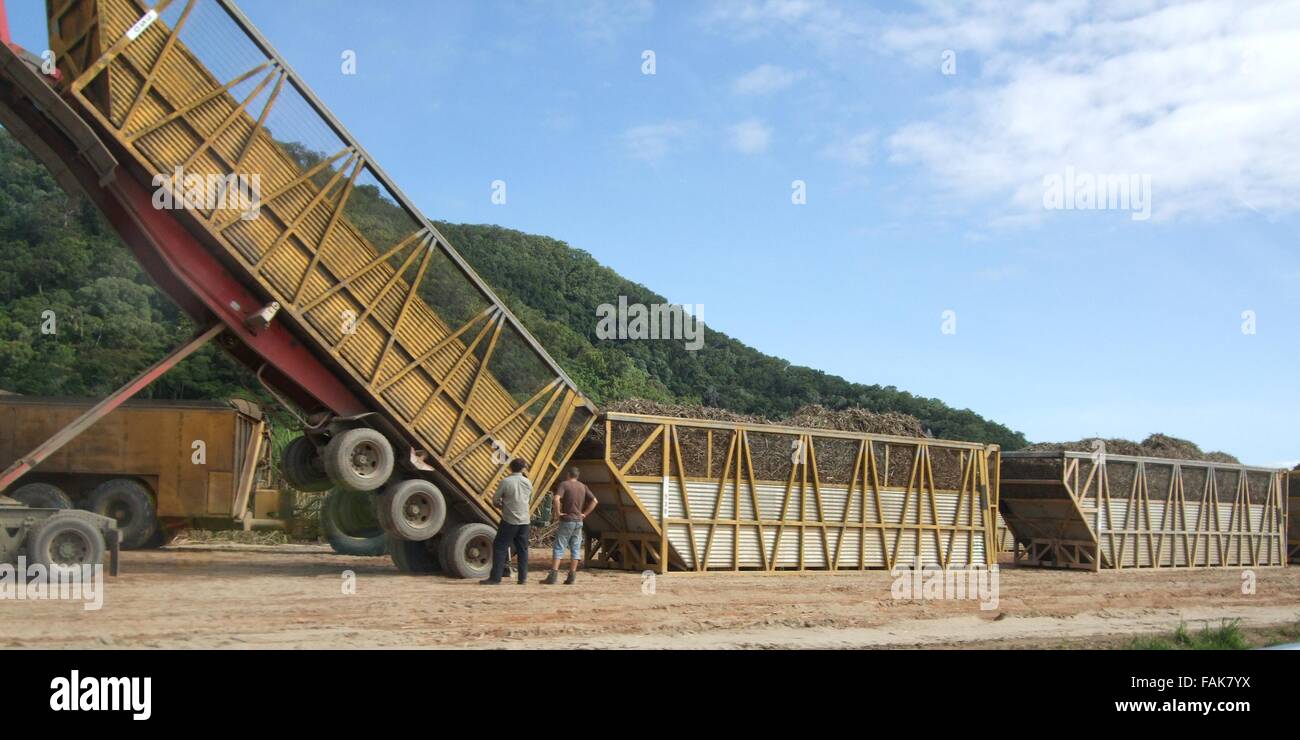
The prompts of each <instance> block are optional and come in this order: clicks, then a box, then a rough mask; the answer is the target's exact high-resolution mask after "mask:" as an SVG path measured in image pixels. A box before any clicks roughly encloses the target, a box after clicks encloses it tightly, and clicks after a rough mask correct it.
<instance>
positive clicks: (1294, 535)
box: [1286, 470, 1300, 563]
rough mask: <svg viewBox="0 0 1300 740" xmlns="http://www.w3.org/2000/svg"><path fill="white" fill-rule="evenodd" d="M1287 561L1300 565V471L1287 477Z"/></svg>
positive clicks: (1293, 472) (1294, 471)
mask: <svg viewBox="0 0 1300 740" xmlns="http://www.w3.org/2000/svg"><path fill="white" fill-rule="evenodd" d="M1287 487H1288V493H1287V496H1288V498H1287V512H1288V515H1287V524H1286V535H1287V540H1286V548H1287V560H1288V561H1289V562H1292V563H1300V470H1293V471H1291V473H1290V474H1289V475H1288V476H1287Z"/></svg>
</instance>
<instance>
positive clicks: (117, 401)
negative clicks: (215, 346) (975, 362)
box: [0, 323, 226, 491]
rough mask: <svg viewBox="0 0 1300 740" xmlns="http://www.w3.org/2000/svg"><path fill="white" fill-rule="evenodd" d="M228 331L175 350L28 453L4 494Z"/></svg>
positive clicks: (6, 476) (3, 484)
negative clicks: (30, 471)
mask: <svg viewBox="0 0 1300 740" xmlns="http://www.w3.org/2000/svg"><path fill="white" fill-rule="evenodd" d="M225 328H226V327H225V325H224V324H221V323H217V324H214V325H213V326H211V327H209V328H207V329H205V330H203V332H202V333H200V334H198V335H197V336H195V337H194V338H193V339H191V340H190V341H189V342H187V343H185V344H183V345H181V346H180V347H177V348H176V349H174V350H172V353H171V354H169V355H167V356H166V357H164V358H163V359H161V360H159V361H158V362H157V363H155V364H154V365H153V366H151V367H150V368H149V369H147V370H145V371H144V372H142V373H140V374H139V375H137V376H136V377H135V378H134V379H133V380H132V381H131V382H129V383H127V384H126V385H124V386H122V387H121V388H118V389H117V390H116V391H113V393H112V395H110V396H108V397H107V398H105V399H104V400H102V401H100V402H99V403H97V404H95V405H94V406H93V407H92V408H91V409H90V410H89V411H87V412H86V413H84V414H82V415H81V416H79V417H77V418H76V420H74V421H73V422H72V423H71V424H68V425H67V426H66V427H64V428H62V429H60V430H59V431H57V432H55V433H54V436H52V437H50V438H49V439H47V440H45V441H44V442H42V443H41V444H40V445H39V446H37V448H36V449H34V450H32V451H31V452H29V453H27V455H26V456H24V457H20V458H18V460H17V461H15V462H14V464H13V465H10V466H9V469H8V470H6V471H4V473H0V491H4V490H5V489H7V488H9V486H11V485H13V483H14V482H15V481H17V480H18V479H19V478H21V477H23V476H24V475H25V474H26V473H27V472H28V471H29V470H31V469H32V468H34V467H36V466H37V465H40V464H41V462H42V461H44V460H45V458H47V457H49V456H50V455H53V454H54V453H55V452H58V451H59V449H60V448H62V447H63V446H64V445H66V444H67V443H69V442H71V441H72V440H74V439H76V438H77V435H79V434H81V433H82V432H84V431H86V430H87V429H89V428H90V427H91V426H92V425H94V423H95V422H97V421H99V420H100V419H102V418H104V417H105V416H108V415H109V414H110V413H112V412H113V410H114V409H116V408H117V407H118V406H121V405H122V403H123V402H125V401H126V400H127V399H128V398H130V397H131V396H134V395H135V394H137V393H139V392H140V391H141V390H143V389H144V387H145V386H147V385H149V384H150V383H152V382H153V381H155V380H157V379H158V378H159V377H161V376H162V375H163V374H165V373H166V372H167V371H168V370H171V369H172V368H173V367H176V365H177V363H179V362H180V361H181V360H184V359H185V358H186V357H189V356H190V355H192V354H194V353H195V352H196V351H197V350H198V349H199V348H200V347H202V346H203V345H205V344H207V343H208V342H210V341H212V339H213V337H215V336H217V335H218V334H220V333H221V332H222V330H224V329H225Z"/></svg>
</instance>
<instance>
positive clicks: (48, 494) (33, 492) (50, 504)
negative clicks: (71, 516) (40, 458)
mask: <svg viewBox="0 0 1300 740" xmlns="http://www.w3.org/2000/svg"><path fill="white" fill-rule="evenodd" d="M11 498H13V499H14V500H15V501H17V502H19V503H21V504H26V505H28V506H30V507H32V508H33V509H71V508H73V507H72V499H70V498H68V494H66V493H64V492H63V489H62V488H59V487H58V486H55V485H51V484H49V483H28V484H27V485H25V486H19V487H18V490H16V491H14V492H13V494H12V496H11Z"/></svg>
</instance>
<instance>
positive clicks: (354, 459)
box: [348, 442, 381, 478]
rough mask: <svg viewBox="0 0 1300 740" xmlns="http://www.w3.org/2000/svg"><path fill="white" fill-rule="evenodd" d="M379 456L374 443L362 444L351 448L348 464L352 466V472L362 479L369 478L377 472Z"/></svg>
mask: <svg viewBox="0 0 1300 740" xmlns="http://www.w3.org/2000/svg"><path fill="white" fill-rule="evenodd" d="M380 455H381V453H380V451H379V445H377V444H375V443H374V442H362V443H360V444H358V445H357V446H356V447H353V448H352V454H351V455H349V456H348V462H349V463H350V464H351V466H352V472H354V473H356V474H357V475H359V476H361V477H362V478H370V477H372V476H374V474H375V473H376V471H378V470H379V458H380Z"/></svg>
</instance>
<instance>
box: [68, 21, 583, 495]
mask: <svg viewBox="0 0 1300 740" xmlns="http://www.w3.org/2000/svg"><path fill="white" fill-rule="evenodd" d="M47 9H48V13H49V16H50V33H51V48H52V49H53V51H54V52H55V55H56V59H57V60H58V63H59V65H60V68H61V70H62V71H63V73H64V75H65V76H66V77H67V78H68V79H70V80H71V84H70V93H71V96H72V99H73V100H74V101H76V102H78V103H79V104H80V107H81V108H83V109H84V110H85V111H87V112H88V114H89V115H90V116H93V118H94V120H96V121H97V122H98V124H99V126H100V127H101V128H102V129H103V130H104V131H106V132H107V134H108V135H109V136H111V137H112V138H113V139H115V140H116V142H117V144H118V145H120V147H121V148H122V150H123V151H124V152H126V153H128V154H129V159H134V162H133V163H129V164H132V168H131V169H132V171H133V172H134V173H137V176H141V177H145V178H147V177H152V178H153V183H154V185H155V186H156V187H157V188H158V191H159V193H160V194H166V193H167V192H170V193H171V194H173V195H174V201H173V202H174V203H179V204H180V205H182V206H183V210H182V211H181V212H180V214H181V215H182V216H183V217H185V218H188V219H190V220H191V222H192V224H193V225H194V228H195V233H197V234H199V235H201V236H204V237H205V238H206V240H207V241H208V243H209V244H210V245H211V246H212V248H214V251H216V253H217V254H218V255H219V256H221V257H223V258H224V259H225V260H226V261H227V262H228V263H229V264H232V265H235V266H237V267H238V268H240V269H241V270H242V271H243V273H244V274H245V275H247V276H248V278H249V279H250V280H251V281H252V282H254V283H255V284H256V285H257V286H259V289H260V290H261V291H262V292H264V293H265V295H267V296H268V297H269V298H270V299H272V300H274V301H276V302H278V304H279V306H280V313H279V315H278V316H279V317H283V318H284V319H286V320H287V321H288V322H289V325H290V326H292V327H294V328H295V329H296V330H297V331H298V332H300V333H301V334H303V335H305V336H306V337H308V338H309V339H310V340H311V345H312V346H313V347H314V348H315V349H316V351H317V352H318V353H323V354H325V355H327V356H328V359H329V360H330V361H332V363H333V364H334V367H336V368H338V369H339V370H340V371H341V372H343V373H344V374H345V375H346V377H347V378H348V379H349V381H350V383H351V385H352V387H353V388H354V389H357V390H359V391H360V392H361V393H362V394H363V395H364V396H366V397H368V398H369V399H370V401H371V402H373V408H374V409H375V410H376V411H380V412H381V413H382V414H384V415H385V416H386V417H387V418H388V419H389V420H390V422H391V423H393V424H395V425H396V426H397V427H398V428H400V429H402V430H403V431H404V432H405V433H406V434H407V435H408V439H409V441H410V443H411V444H412V453H413V455H414V458H415V459H424V460H427V461H428V462H431V463H436V464H437V468H438V469H439V472H440V473H442V474H443V475H445V476H446V477H448V478H449V479H450V480H451V481H452V482H453V484H454V485H455V486H456V487H458V488H459V489H460V490H461V491H462V492H463V493H465V494H466V495H467V497H468V498H469V499H470V500H471V501H473V503H474V504H475V505H476V507H477V508H478V509H479V511H480V513H481V514H482V515H484V516H485V517H487V518H489V519H491V520H493V521H495V520H496V519H497V517H498V514H497V512H496V510H495V507H493V506H492V505H491V500H490V499H491V493H492V491H493V490H494V488H495V486H496V483H497V481H498V480H499V479H500V478H501V477H502V476H503V475H504V474H505V462H506V461H508V459H509V458H511V457H523V458H525V459H526V460H528V461H530V462H531V465H530V471H531V474H532V475H533V477H534V480H536V481H537V482H538V483H539V485H540V487H547V486H549V485H550V482H551V481H552V480H553V479H554V477H555V474H556V472H557V471H558V469H559V466H560V464H561V462H562V461H563V460H565V459H567V457H568V456H569V453H570V452H571V451H572V449H573V448H574V447H575V446H576V445H577V444H578V442H580V441H581V439H582V437H583V435H584V434H585V433H586V431H587V429H588V428H589V427H590V425H591V423H592V422H593V420H594V418H595V409H594V407H593V406H592V405H591V404H590V402H588V401H587V400H586V399H585V398H584V397H583V395H582V393H581V392H580V391H579V390H578V388H577V387H576V385H575V384H574V383H573V381H572V380H571V379H570V378H569V377H568V376H567V375H565V373H564V372H563V370H561V369H560V367H559V365H558V364H557V363H556V362H555V361H554V360H553V359H552V358H551V357H550V356H549V355H548V354H547V353H546V351H545V349H543V348H542V347H541V345H540V344H538V343H537V342H536V340H535V339H534V338H533V337H532V336H531V335H530V334H529V333H528V332H527V331H526V330H525V329H524V328H523V326H522V325H521V324H520V323H519V321H518V319H516V318H515V316H514V315H513V314H512V313H511V312H510V311H509V309H508V308H506V306H505V305H504V304H503V303H502V302H501V301H500V299H499V298H497V296H496V295H495V294H494V293H493V292H492V290H491V289H490V288H489V287H488V286H487V285H486V284H485V283H484V282H483V281H482V280H481V279H480V278H479V277H478V275H477V274H475V273H474V271H473V270H472V269H471V268H470V267H469V265H468V264H467V263H466V262H465V261H464V259H463V258H462V257H461V256H460V255H459V254H458V253H457V252H456V251H455V250H454V249H453V248H452V247H451V245H450V244H449V243H448V242H447V240H446V239H445V238H444V237H443V235H442V234H441V233H439V232H438V230H437V229H436V228H435V227H434V226H433V225H432V224H431V223H430V222H429V221H428V220H427V219H426V218H425V217H424V216H423V215H421V213H420V212H419V210H418V209H416V208H415V207H414V206H413V205H412V203H411V202H410V201H409V199H407V197H406V196H405V195H404V194H403V193H402V192H401V190H400V189H398V188H397V186H396V185H394V184H393V183H392V181H391V180H390V179H389V178H388V176H387V174H386V173H385V172H384V171H383V170H382V169H381V168H380V167H379V166H378V165H377V164H375V162H374V159H373V158H372V157H371V156H370V155H369V154H368V153H367V152H366V150H365V149H364V148H363V147H362V146H361V145H360V144H359V143H358V142H357V141H356V140H355V139H354V138H353V137H352V136H351V134H349V133H348V132H347V130H346V129H345V128H344V127H343V126H342V124H341V123H339V122H338V121H337V120H336V119H335V118H334V117H333V116H332V114H330V112H329V111H328V110H327V109H326V108H325V107H324V105H323V104H321V103H320V101H319V100H318V99H317V98H316V97H315V95H314V94H313V93H312V92H311V90H310V89H309V88H308V87H307V86H306V85H305V84H304V83H303V82H302V81H301V80H300V79H299V78H298V77H297V75H296V74H295V73H294V72H293V71H292V70H291V69H290V67H289V65H288V64H287V63H286V62H285V61H284V60H283V59H282V58H281V57H280V56H279V55H278V54H276V52H275V51H274V50H273V49H272V48H271V46H270V44H269V43H268V42H267V41H266V40H265V39H264V38H263V37H262V36H261V35H260V34H259V33H258V32H257V31H256V29H254V28H253V27H252V25H251V23H249V22H248V20H247V19H246V18H245V17H244V16H243V14H242V13H241V12H240V11H239V10H238V9H237V8H236V7H235V6H234V4H233V3H231V2H229V1H228V0H183V1H178V2H173V1H172V0H162V1H161V2H158V3H157V4H155V5H152V6H150V5H146V4H144V3H142V2H139V0H50V1H49V2H48V3H47ZM194 183H199V184H200V185H199V187H201V188H203V190H202V191H201V192H202V193H203V194H205V195H208V196H216V197H215V199H209V200H204V201H194V200H191V201H187V200H186V197H187V196H188V194H189V193H190V192H192V191H193V188H191V185H192V184H194ZM210 183H216V187H215V188H213V187H211V186H210V185H209V184H210ZM249 183H253V184H255V185H256V187H255V188H251V190H253V191H254V194H255V195H257V200H256V202H255V203H253V202H248V203H242V204H241V205H240V206H239V207H237V208H231V207H227V206H228V205H229V203H230V199H231V198H233V197H234V196H235V195H236V194H235V193H234V192H233V191H232V188H234V189H239V188H243V187H245V186H246V185H247V184H249ZM259 191H260V192H259ZM164 202H165V200H164ZM277 320H279V319H277Z"/></svg>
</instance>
